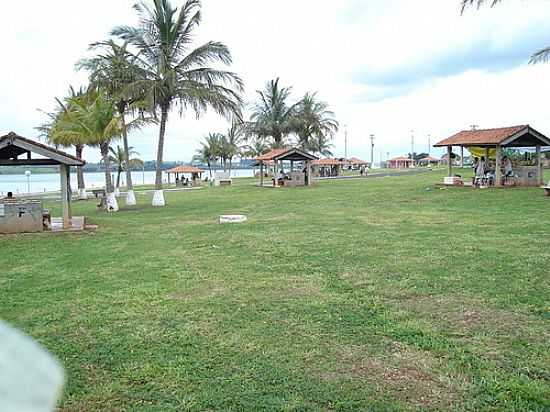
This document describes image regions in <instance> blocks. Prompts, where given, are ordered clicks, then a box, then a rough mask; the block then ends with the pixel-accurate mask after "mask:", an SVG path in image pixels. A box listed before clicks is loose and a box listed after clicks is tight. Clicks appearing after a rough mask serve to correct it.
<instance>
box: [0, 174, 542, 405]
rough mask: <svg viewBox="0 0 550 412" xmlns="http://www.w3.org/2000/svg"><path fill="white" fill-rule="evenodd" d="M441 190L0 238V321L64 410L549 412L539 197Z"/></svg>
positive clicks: (235, 206) (407, 179) (349, 184)
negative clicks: (239, 216)
mask: <svg viewBox="0 0 550 412" xmlns="http://www.w3.org/2000/svg"><path fill="white" fill-rule="evenodd" d="M443 173H444V172H434V173H426V174H421V175H415V176H401V177H386V178H377V179H359V180H349V181H330V182H323V183H319V184H317V185H316V186H315V187H313V188H309V189H308V188H294V189H292V188H287V189H261V188H256V187H254V186H252V185H251V184H248V183H251V180H242V181H240V183H239V184H238V185H236V186H235V187H233V188H212V189H211V188H208V187H206V188H204V189H203V190H199V191H188V192H179V193H168V194H167V196H166V198H167V203H168V206H167V207H166V208H164V209H153V208H151V207H150V206H149V204H150V199H149V198H148V197H146V196H145V195H143V194H140V195H138V202H140V205H139V206H137V207H136V208H134V209H131V210H128V209H124V208H123V209H122V211H121V212H120V213H118V214H113V215H108V214H105V213H102V212H98V211H96V209H95V203H96V202H94V201H89V202H80V203H76V204H75V205H74V212H75V214H76V215H86V216H88V217H89V221H90V222H91V223H94V224H97V225H99V229H98V230H97V232H95V233H85V234H72V235H22V236H7V237H6V236H4V237H0V246H1V250H2V254H1V256H0V267H2V271H1V272H0V317H2V318H3V319H5V320H7V321H8V322H10V323H12V324H13V325H15V326H17V327H19V328H21V329H22V330H23V331H25V332H26V333H28V334H30V335H31V336H33V337H35V338H36V339H37V340H38V341H40V342H41V343H43V344H44V345H45V346H46V347H47V348H48V349H49V350H50V351H51V352H52V353H54V354H55V355H56V356H57V357H58V358H59V359H60V360H61V362H62V363H63V364H64V366H65V367H66V369H67V373H68V384H67V387H66V389H65V396H64V398H63V401H62V404H61V410H63V411H84V410H102V411H105V410H109V411H111V410H113V411H114V410H139V411H166V410H197V411H199V410H224V411H226V410H235V411H252V410H277V411H279V410H287V411H290V410H296V411H303V410H312V411H317V410H324V411H333V410H334V411H337V410H338V411H339V410H349V411H356V410H375V411H396V410H398V411H399V410H438V411H439V410H459V411H460V410H470V411H474V410H476V411H477V410H484V411H507V410H508V411H528V410H530V411H544V410H545V411H548V410H550V351H549V342H550V328H549V326H550V302H549V299H550V280H549V272H550V230H549V229H550V199H549V198H545V197H543V194H542V190H540V189H508V190H497V189H494V190H491V189H488V190H477V191H475V190H472V189H447V190H440V189H434V186H433V184H434V183H435V182H439V181H441V180H442V176H443ZM427 188H429V189H430V190H427ZM121 203H123V202H121ZM52 208H53V209H54V212H56V214H58V215H59V209H58V207H57V206H56V205H54V206H52ZM229 213H243V214H246V215H248V217H249V221H248V222H247V223H246V224H243V225H230V226H226V225H219V224H218V223H217V218H218V216H219V215H220V214H229Z"/></svg>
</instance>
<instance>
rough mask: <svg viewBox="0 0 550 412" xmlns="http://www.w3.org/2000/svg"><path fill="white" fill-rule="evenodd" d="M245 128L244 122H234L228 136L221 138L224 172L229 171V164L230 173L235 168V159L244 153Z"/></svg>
mask: <svg viewBox="0 0 550 412" xmlns="http://www.w3.org/2000/svg"><path fill="white" fill-rule="evenodd" d="M243 139H244V127H243V124H242V122H240V121H238V120H233V121H232V122H231V127H230V128H229V130H228V131H227V134H225V135H222V136H221V142H220V157H222V159H223V170H224V172H225V171H226V170H227V162H229V173H231V170H232V168H233V159H234V158H235V157H236V156H239V155H241V154H242V153H243V148H244V146H243Z"/></svg>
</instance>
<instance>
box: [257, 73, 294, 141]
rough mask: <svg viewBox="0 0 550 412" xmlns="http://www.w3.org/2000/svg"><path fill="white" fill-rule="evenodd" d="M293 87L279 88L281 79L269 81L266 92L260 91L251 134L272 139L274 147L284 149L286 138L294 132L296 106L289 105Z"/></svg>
mask: <svg viewBox="0 0 550 412" xmlns="http://www.w3.org/2000/svg"><path fill="white" fill-rule="evenodd" d="M291 91H292V88H291V87H279V79H278V78H277V79H275V80H271V81H269V82H268V83H267V84H266V86H265V88H264V90H263V91H261V90H258V91H256V93H257V94H258V97H259V99H258V102H257V103H256V104H255V105H254V106H253V108H252V115H251V118H250V120H251V122H250V124H249V134H253V135H255V136H257V137H259V138H270V139H271V140H272V146H273V147H282V146H284V144H285V138H286V137H287V136H288V135H289V134H290V133H292V132H293V131H294V125H293V122H292V119H293V116H294V115H295V112H296V104H294V105H289V103H288V99H289V97H290V93H291Z"/></svg>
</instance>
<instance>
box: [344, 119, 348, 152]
mask: <svg viewBox="0 0 550 412" xmlns="http://www.w3.org/2000/svg"><path fill="white" fill-rule="evenodd" d="M344 158H345V159H346V160H347V159H348V125H347V124H345V125H344Z"/></svg>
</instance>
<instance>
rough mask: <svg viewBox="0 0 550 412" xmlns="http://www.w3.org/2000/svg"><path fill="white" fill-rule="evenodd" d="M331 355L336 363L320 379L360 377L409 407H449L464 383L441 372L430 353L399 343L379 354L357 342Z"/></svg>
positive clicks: (437, 360)
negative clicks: (333, 355)
mask: <svg viewBox="0 0 550 412" xmlns="http://www.w3.org/2000/svg"><path fill="white" fill-rule="evenodd" d="M335 358H336V359H337V365H338V366H337V367H336V369H335V370H332V371H328V372H325V373H322V374H321V378H322V379H324V380H339V379H351V380H360V381H364V382H367V383H369V384H371V385H375V386H376V388H377V389H378V390H379V391H381V392H383V393H385V394H388V395H389V396H390V397H393V398H395V399H399V400H400V401H402V402H404V403H406V404H408V405H410V406H412V407H424V408H428V409H436V410H437V409H442V408H443V409H446V408H449V407H450V406H452V405H453V404H454V403H456V402H457V401H458V400H459V399H460V397H461V396H460V395H461V392H463V391H464V389H465V386H466V385H467V382H466V379H465V378H463V377H449V376H447V375H444V374H443V373H441V371H440V370H439V368H440V367H441V363H440V360H439V359H437V358H435V357H434V356H433V355H432V354H431V353H429V352H425V351H420V350H417V349H414V348H412V347H409V346H407V345H405V344H401V343H392V344H391V345H390V349H389V350H388V352H387V353H385V354H382V355H380V354H376V355H371V354H369V352H368V350H367V349H366V348H364V347H361V346H346V347H340V348H339V349H338V350H337V352H336V353H335Z"/></svg>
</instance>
